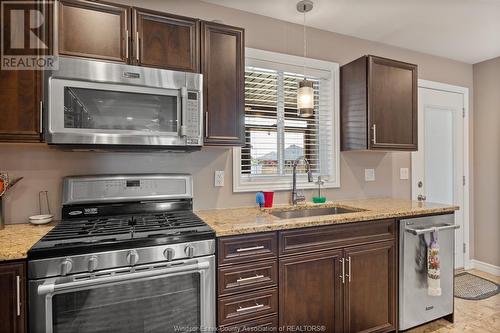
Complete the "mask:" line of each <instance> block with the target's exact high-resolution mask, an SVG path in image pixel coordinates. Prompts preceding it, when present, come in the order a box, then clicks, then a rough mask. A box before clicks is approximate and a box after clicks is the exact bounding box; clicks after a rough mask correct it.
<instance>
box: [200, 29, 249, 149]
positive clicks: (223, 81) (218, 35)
mask: <svg viewBox="0 0 500 333" xmlns="http://www.w3.org/2000/svg"><path fill="white" fill-rule="evenodd" d="M244 45H245V43H244V30H243V29H241V28H236V27H231V26H227V25H223V24H218V23H213V22H202V23H201V72H202V74H203V92H204V94H203V99H204V111H205V117H204V118H205V144H207V145H222V146H224V145H226V146H238V145H244V144H245V115H244V89H245V80H244V78H245V73H244V70H245V59H244V53H245V51H244Z"/></svg>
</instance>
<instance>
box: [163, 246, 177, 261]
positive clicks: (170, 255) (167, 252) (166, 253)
mask: <svg viewBox="0 0 500 333" xmlns="http://www.w3.org/2000/svg"><path fill="white" fill-rule="evenodd" d="M163 256H164V257H165V259H167V261H172V259H174V257H175V250H174V249H172V248H166V249H165V251H163Z"/></svg>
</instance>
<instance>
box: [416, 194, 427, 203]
mask: <svg viewBox="0 0 500 333" xmlns="http://www.w3.org/2000/svg"><path fill="white" fill-rule="evenodd" d="M426 199H427V197H426V196H425V195H422V194H419V195H418V196H417V200H418V201H425V200H426Z"/></svg>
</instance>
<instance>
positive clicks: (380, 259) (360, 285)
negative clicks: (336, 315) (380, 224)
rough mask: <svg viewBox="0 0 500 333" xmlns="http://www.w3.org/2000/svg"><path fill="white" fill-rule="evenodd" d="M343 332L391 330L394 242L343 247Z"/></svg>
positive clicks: (393, 317) (394, 306)
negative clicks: (344, 282) (344, 275)
mask: <svg viewBox="0 0 500 333" xmlns="http://www.w3.org/2000/svg"><path fill="white" fill-rule="evenodd" d="M344 257H345V259H346V270H347V271H346V274H347V278H346V288H345V300H344V304H345V306H344V323H345V330H344V331H345V332H388V331H392V330H395V329H396V327H397V325H396V314H397V294H396V293H397V282H396V279H397V275H396V272H397V269H396V250H395V243H394V242H393V241H390V242H382V243H377V244H369V245H361V246H355V247H350V248H347V249H345V254H344Z"/></svg>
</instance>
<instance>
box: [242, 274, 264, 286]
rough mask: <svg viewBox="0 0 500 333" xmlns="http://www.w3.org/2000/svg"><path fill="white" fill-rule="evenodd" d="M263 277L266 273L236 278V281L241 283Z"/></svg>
mask: <svg viewBox="0 0 500 333" xmlns="http://www.w3.org/2000/svg"><path fill="white" fill-rule="evenodd" d="M263 277H264V275H255V276H250V277H246V278H239V279H238V280H236V283H237V284H240V283H243V282H249V281H253V280H259V279H262V278H263Z"/></svg>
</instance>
